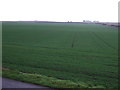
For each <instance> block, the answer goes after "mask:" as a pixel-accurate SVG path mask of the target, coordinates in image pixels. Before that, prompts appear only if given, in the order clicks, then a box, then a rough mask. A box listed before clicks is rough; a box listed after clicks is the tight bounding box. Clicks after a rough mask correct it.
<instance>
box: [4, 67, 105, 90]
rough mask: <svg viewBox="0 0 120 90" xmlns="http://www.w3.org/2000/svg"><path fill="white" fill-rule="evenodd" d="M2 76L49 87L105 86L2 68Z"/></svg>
mask: <svg viewBox="0 0 120 90" xmlns="http://www.w3.org/2000/svg"><path fill="white" fill-rule="evenodd" d="M2 76H3V77H5V78H10V79H14V80H18V81H22V82H27V83H32V84H36V85H42V86H47V87H51V88H105V87H103V86H94V85H92V84H86V83H84V82H81V83H75V82H72V81H70V80H60V79H57V78H53V77H47V76H44V75H40V74H30V73H23V72H19V71H17V70H10V69H3V70H2Z"/></svg>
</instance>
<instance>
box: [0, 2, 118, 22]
mask: <svg viewBox="0 0 120 90" xmlns="http://www.w3.org/2000/svg"><path fill="white" fill-rule="evenodd" d="M118 1H119V0H0V20H1V21H6V20H7V21H19V20H24V21H28V20H39V21H83V20H91V21H94V20H98V21H101V22H117V21H118Z"/></svg>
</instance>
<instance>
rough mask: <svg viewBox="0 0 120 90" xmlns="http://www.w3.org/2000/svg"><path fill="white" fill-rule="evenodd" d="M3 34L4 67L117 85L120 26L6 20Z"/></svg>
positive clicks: (75, 80) (66, 78)
mask: <svg viewBox="0 0 120 90" xmlns="http://www.w3.org/2000/svg"><path fill="white" fill-rule="evenodd" d="M2 35H3V36H2V38H3V41H2V43H3V48H2V49H3V57H2V58H3V61H2V64H3V67H4V68H9V69H13V70H18V71H20V72H24V73H31V74H40V75H45V76H48V77H54V78H57V79H60V80H70V81H73V82H76V83H79V82H84V83H87V84H93V85H102V86H104V87H117V83H118V77H117V76H118V75H117V74H118V52H117V51H118V30H117V28H114V27H109V26H102V25H98V24H79V23H28V22H3V31H2Z"/></svg>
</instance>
